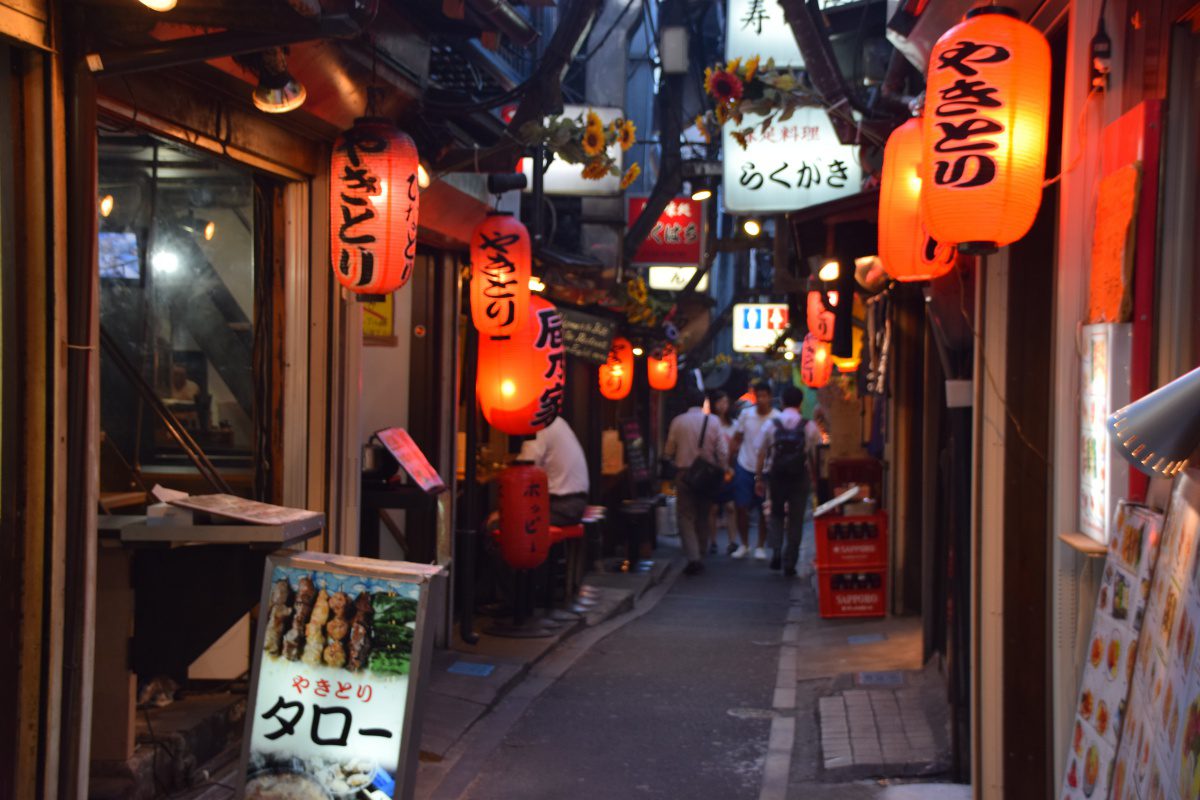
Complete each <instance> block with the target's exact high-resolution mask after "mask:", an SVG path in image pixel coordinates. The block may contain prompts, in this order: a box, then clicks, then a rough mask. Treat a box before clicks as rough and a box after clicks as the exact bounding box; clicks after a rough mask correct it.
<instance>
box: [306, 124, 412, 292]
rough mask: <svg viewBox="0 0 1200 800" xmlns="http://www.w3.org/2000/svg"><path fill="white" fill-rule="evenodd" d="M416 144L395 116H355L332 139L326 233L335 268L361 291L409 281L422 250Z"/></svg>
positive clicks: (340, 280) (384, 289)
mask: <svg viewBox="0 0 1200 800" xmlns="http://www.w3.org/2000/svg"><path fill="white" fill-rule="evenodd" d="M417 164H418V160H417V146H416V145H415V144H413V140H412V139H411V138H409V136H408V135H407V134H404V133H401V132H400V131H399V130H397V129H396V127H395V126H394V125H392V124H391V123H390V122H388V121H386V120H382V119H377V118H374V117H365V118H363V119H359V120H357V121H355V123H354V127H353V128H351V129H350V130H348V131H346V132H345V133H343V134H342V135H341V136H339V137H338V139H337V141H336V142H335V143H334V146H333V159H332V161H331V163H330V173H329V234H330V240H331V241H330V248H329V249H330V254H331V256H332V259H333V274H334V275H335V276H336V277H337V279H338V283H340V284H342V286H345V287H346V288H347V289H349V290H350V291H352V292H357V293H358V294H388V293H390V292H394V291H395V290H397V289H399V288H400V287H401V286H403V285H404V284H406V283H408V279H409V277H410V276H411V275H412V269H413V259H414V258H415V257H416V254H417V207H418V201H419V198H420V195H419V188H418V186H417Z"/></svg>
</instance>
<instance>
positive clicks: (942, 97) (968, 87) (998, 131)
mask: <svg viewBox="0 0 1200 800" xmlns="http://www.w3.org/2000/svg"><path fill="white" fill-rule="evenodd" d="M1049 116H1050V45H1049V44H1048V43H1047V42H1046V38H1045V37H1044V36H1042V34H1041V33H1040V32H1039V31H1038V30H1037V29H1036V28H1034V27H1033V26H1031V25H1028V24H1026V23H1024V22H1022V21H1021V20H1019V19H1017V12H1015V11H1013V10H1012V9H1009V8H1003V7H999V6H983V7H980V8H976V9H972V10H971V11H970V12H968V13H967V18H966V19H965V20H964V21H963V22H961V23H959V24H958V25H956V26H954V27H953V28H951V29H950V30H948V31H946V33H944V34H943V35H942V38H940V39H938V41H937V44H936V45H934V48H933V52H932V53H931V54H930V57H929V74H928V78H927V82H926V94H925V119H924V123H923V133H924V144H923V146H922V150H923V151H924V158H923V161H922V165H921V208H922V210H923V212H924V216H923V219H924V220H925V225H926V227H928V229H929V233H930V234H931V235H932V236H933V237H934V238H935V239H937V240H938V241H940V242H947V243H951V244H957V245H958V246H959V248H958V249H959V250H960V251H961V252H964V253H972V254H979V253H991V252H995V251H996V249H997V248H999V247H1003V246H1004V245H1006V244H1009V243H1010V242H1015V241H1016V240H1017V239H1020V238H1021V237H1022V236H1024V235H1025V234H1026V233H1027V232H1028V231H1029V228H1030V226H1032V225H1033V220H1034V217H1036V216H1037V211H1038V206H1039V205H1041V202H1042V182H1043V181H1044V180H1045V178H1046V176H1045V170H1046V137H1047V129H1048V122H1049ZM881 221H882V220H881Z"/></svg>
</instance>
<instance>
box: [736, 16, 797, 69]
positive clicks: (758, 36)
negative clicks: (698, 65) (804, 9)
mask: <svg viewBox="0 0 1200 800" xmlns="http://www.w3.org/2000/svg"><path fill="white" fill-rule="evenodd" d="M727 8H728V10H729V14H728V16H727V17H726V19H727V20H728V22H727V24H726V28H727V30H726V34H725V60H726V61H729V60H731V59H734V58H740V59H742V60H745V59H747V58H753V57H754V56H758V57H759V59H760V60H761V63H762V64H763V65H765V64H766V63H767V60H768V59H771V58H773V59H775V66H777V67H796V68H799V67H803V66H804V57H803V56H801V55H800V45H798V44H796V35H795V34H794V33H792V27H791V26H790V25H788V24H787V20H786V19H785V18H784V15H783V6H782V5H780V3H779V0H729V5H728V6H727Z"/></svg>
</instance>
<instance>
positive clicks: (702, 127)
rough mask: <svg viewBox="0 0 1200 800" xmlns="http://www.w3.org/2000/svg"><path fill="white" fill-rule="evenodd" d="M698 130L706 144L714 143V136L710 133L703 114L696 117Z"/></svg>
mask: <svg viewBox="0 0 1200 800" xmlns="http://www.w3.org/2000/svg"><path fill="white" fill-rule="evenodd" d="M696 130H698V131H700V138H701V139H703V140H704V141H705V142H711V141H712V136H710V135H709V133H708V122H707V121H706V120H705V119H704V115H703V114H697V115H696Z"/></svg>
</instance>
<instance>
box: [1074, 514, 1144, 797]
mask: <svg viewBox="0 0 1200 800" xmlns="http://www.w3.org/2000/svg"><path fill="white" fill-rule="evenodd" d="M1113 531H1114V533H1113V536H1112V539H1111V540H1110V541H1109V545H1108V558H1107V560H1106V561H1105V564H1104V573H1103V578H1102V583H1101V585H1100V592H1099V595H1098V597H1097V600H1096V612H1095V616H1094V617H1093V619H1092V636H1091V639H1090V640H1089V644H1088V651H1087V660H1086V662H1085V665H1084V671H1083V677H1082V679H1081V681H1080V691H1079V700H1078V702H1077V703H1076V706H1075V724H1074V726H1073V727H1072V735H1071V747H1070V750H1069V751H1068V753H1067V767H1066V770H1067V771H1066V774H1065V775H1064V777H1063V792H1062V797H1063V798H1064V800H1088V799H1093V798H1094V800H1103V798H1106V797H1107V796H1108V786H1109V781H1110V772H1109V770H1110V768H1111V765H1112V764H1113V761H1114V757H1115V755H1116V752H1117V746H1118V744H1119V742H1120V733H1121V721H1122V717H1123V715H1124V713H1125V710H1126V697H1127V695H1128V693H1129V683H1130V679H1131V677H1132V675H1133V671H1134V666H1135V664H1136V659H1137V653H1138V636H1139V631H1140V630H1141V628H1142V622H1143V620H1144V618H1145V613H1146V603H1147V599H1148V597H1149V595H1150V585H1151V580H1152V578H1153V575H1154V568H1155V562H1156V559H1157V556H1158V543H1159V538H1160V535H1161V532H1162V516H1161V515H1160V514H1157V513H1155V512H1153V511H1151V510H1150V509H1148V508H1146V507H1144V506H1140V505H1134V504H1131V503H1127V502H1125V501H1121V502H1120V503H1119V504H1118V506H1117V511H1116V514H1115V519H1114V525H1113Z"/></svg>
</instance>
